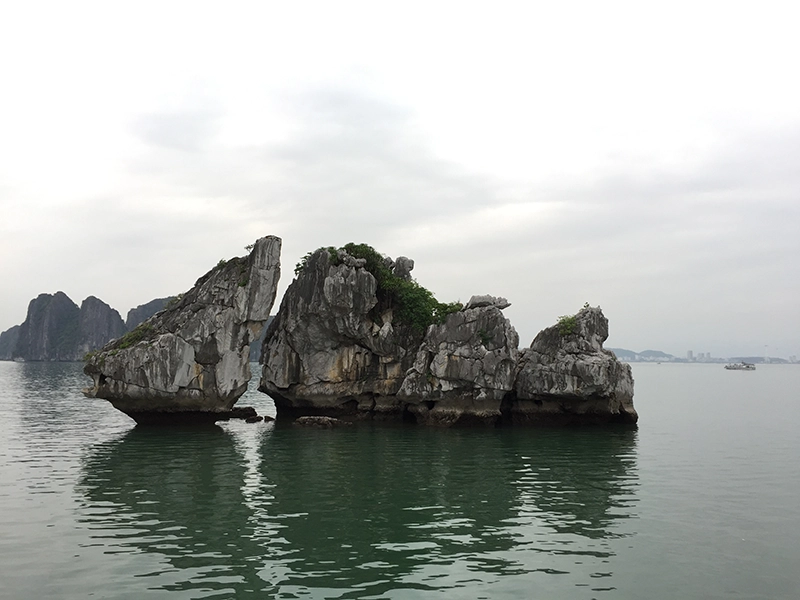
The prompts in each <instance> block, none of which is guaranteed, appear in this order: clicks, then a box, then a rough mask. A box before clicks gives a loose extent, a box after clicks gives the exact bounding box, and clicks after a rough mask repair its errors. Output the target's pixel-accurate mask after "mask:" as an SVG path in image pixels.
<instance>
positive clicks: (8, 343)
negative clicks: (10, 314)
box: [0, 325, 22, 360]
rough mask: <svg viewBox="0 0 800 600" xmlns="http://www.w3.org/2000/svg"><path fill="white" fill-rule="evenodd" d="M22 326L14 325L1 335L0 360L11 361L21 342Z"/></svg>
mask: <svg viewBox="0 0 800 600" xmlns="http://www.w3.org/2000/svg"><path fill="white" fill-rule="evenodd" d="M21 327H22V326H21V325H14V326H13V327H10V328H8V329H6V330H5V331H4V332H3V333H0V360H11V359H12V358H13V357H14V350H16V348H17V341H18V340H19V330H20V329H21Z"/></svg>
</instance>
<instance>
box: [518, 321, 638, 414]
mask: <svg viewBox="0 0 800 600" xmlns="http://www.w3.org/2000/svg"><path fill="white" fill-rule="evenodd" d="M565 329H574V331H573V332H572V333H565V331H564V330H565ZM607 338H608V319H606V317H605V316H604V315H603V312H602V311H601V310H600V308H591V307H585V308H583V309H581V310H580V311H579V312H578V314H577V315H575V317H574V321H573V324H572V325H565V324H560V325H558V324H557V325H554V326H552V327H548V328H547V329H545V330H543V331H541V332H540V333H539V335H537V336H536V338H535V339H534V340H533V343H532V344H531V347H530V348H527V349H526V350H524V351H523V352H522V353H521V356H520V360H519V364H518V367H517V373H516V381H515V384H514V394H513V395H512V396H511V397H510V398H509V402H508V407H507V413H508V417H509V418H510V419H511V420H512V421H514V422H517V423H526V422H542V421H549V422H554V423H563V424H571V423H609V422H611V423H636V421H637V419H638V415H637V414H636V410H635V409H634V408H633V376H632V374H631V367H630V365H628V364H625V363H622V362H620V361H619V360H617V357H616V356H614V353H613V352H611V351H610V350H605V349H603V342H605V340H606V339H607Z"/></svg>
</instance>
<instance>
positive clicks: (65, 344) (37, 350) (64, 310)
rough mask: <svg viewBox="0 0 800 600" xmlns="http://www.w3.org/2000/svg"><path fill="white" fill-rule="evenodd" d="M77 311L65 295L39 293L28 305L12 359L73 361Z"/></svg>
mask: <svg viewBox="0 0 800 600" xmlns="http://www.w3.org/2000/svg"><path fill="white" fill-rule="evenodd" d="M80 312H81V311H80V309H79V308H78V306H77V305H76V304H75V303H74V302H73V301H72V300H70V299H69V297H68V296H67V295H66V294H65V293H64V292H56V293H55V294H39V295H38V296H37V297H36V298H34V299H33V300H31V301H30V304H29V305H28V314H27V316H26V318H25V321H24V322H23V323H22V325H21V326H20V331H19V339H18V340H17V346H16V348H15V349H14V353H13V354H14V358H17V359H23V360H34V361H41V360H76V358H75V355H76V353H77V346H78V339H79V336H80V332H79V329H78V327H79V318H80Z"/></svg>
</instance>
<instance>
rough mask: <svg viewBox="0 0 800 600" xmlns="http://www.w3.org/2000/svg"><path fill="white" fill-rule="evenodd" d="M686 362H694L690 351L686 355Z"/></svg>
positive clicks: (692, 353)
mask: <svg viewBox="0 0 800 600" xmlns="http://www.w3.org/2000/svg"><path fill="white" fill-rule="evenodd" d="M686 360H694V352H692V351H691V350H689V351H688V352H687V353H686Z"/></svg>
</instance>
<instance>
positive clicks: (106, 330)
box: [74, 296, 127, 360]
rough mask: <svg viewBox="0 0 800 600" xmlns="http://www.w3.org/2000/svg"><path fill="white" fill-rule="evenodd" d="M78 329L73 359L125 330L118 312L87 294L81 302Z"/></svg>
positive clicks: (116, 336)
mask: <svg viewBox="0 0 800 600" xmlns="http://www.w3.org/2000/svg"><path fill="white" fill-rule="evenodd" d="M78 330H79V331H80V338H79V339H80V342H79V343H78V352H77V355H76V356H75V358H74V360H80V359H81V358H83V356H84V355H85V354H86V353H87V352H89V351H91V350H95V349H97V348H100V347H101V346H103V344H105V343H107V342H108V341H109V340H112V339H114V338H118V337H120V336H122V335H124V334H125V332H126V331H127V329H126V327H125V323H123V322H122V317H120V315H119V313H118V312H117V311H116V310H114V309H113V308H111V307H110V306H109V305H108V304H106V303H105V302H103V301H102V300H100V299H98V298H95V297H94V296H89V297H88V298H86V300H84V301H83V302H82V303H81V312H80V315H79V317H78Z"/></svg>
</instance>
